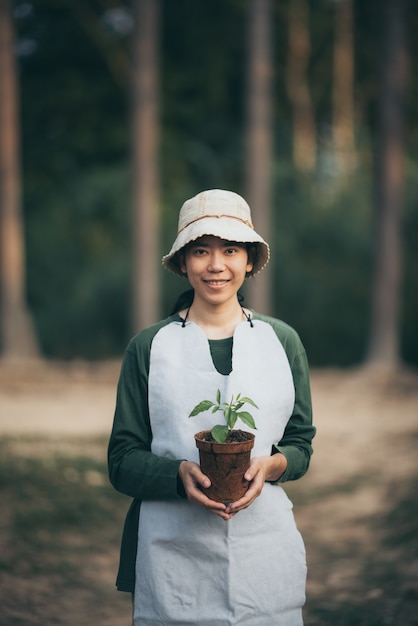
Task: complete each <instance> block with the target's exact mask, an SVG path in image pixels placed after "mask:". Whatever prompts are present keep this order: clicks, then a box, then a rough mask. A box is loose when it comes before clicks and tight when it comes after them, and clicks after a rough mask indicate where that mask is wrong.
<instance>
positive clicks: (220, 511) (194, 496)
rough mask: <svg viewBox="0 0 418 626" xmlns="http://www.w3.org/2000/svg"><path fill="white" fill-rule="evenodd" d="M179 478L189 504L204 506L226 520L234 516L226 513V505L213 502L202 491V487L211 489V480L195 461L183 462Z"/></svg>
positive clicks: (180, 466)
mask: <svg viewBox="0 0 418 626" xmlns="http://www.w3.org/2000/svg"><path fill="white" fill-rule="evenodd" d="M179 476H180V479H181V481H182V483H183V486H184V490H185V492H186V496H187V499H188V500H189V502H194V503H195V504H198V505H199V506H202V507H203V508H205V509H207V510H208V511H210V512H211V513H214V514H215V515H219V517H222V519H224V520H229V519H231V517H233V516H234V513H230V512H229V513H227V512H226V505H225V504H223V503H222V502H215V501H214V500H211V499H210V498H208V497H207V496H206V495H205V494H204V493H203V491H202V490H201V489H200V487H205V488H207V487H210V479H209V478H208V477H207V476H206V474H203V472H202V470H201V469H200V467H199V465H198V464H197V463H194V461H182V462H181V463H180V465H179Z"/></svg>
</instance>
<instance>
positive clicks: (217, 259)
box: [208, 251, 225, 272]
mask: <svg viewBox="0 0 418 626" xmlns="http://www.w3.org/2000/svg"><path fill="white" fill-rule="evenodd" d="M224 269H225V263H224V258H223V255H222V253H220V252H216V251H214V252H212V253H211V255H210V258H209V266H208V270H209V271H210V272H222V271H223V270H224Z"/></svg>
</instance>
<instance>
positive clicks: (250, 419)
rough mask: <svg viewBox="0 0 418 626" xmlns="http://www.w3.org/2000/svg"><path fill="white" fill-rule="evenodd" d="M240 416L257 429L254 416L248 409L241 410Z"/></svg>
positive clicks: (245, 422)
mask: <svg viewBox="0 0 418 626" xmlns="http://www.w3.org/2000/svg"><path fill="white" fill-rule="evenodd" d="M238 417H239V418H240V420H242V421H243V422H244V424H247V426H249V427H250V428H254V429H255V430H257V427H256V425H255V422H254V418H253V416H252V415H251V413H248V411H241V412H240V413H238Z"/></svg>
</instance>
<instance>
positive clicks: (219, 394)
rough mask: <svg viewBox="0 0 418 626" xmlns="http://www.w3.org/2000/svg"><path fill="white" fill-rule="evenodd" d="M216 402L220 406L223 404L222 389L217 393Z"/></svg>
mask: <svg viewBox="0 0 418 626" xmlns="http://www.w3.org/2000/svg"><path fill="white" fill-rule="evenodd" d="M216 402H217V403H218V404H220V403H221V390H220V389H218V391H217V392H216Z"/></svg>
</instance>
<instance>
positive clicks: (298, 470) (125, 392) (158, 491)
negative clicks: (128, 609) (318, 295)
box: [108, 313, 315, 591]
mask: <svg viewBox="0 0 418 626" xmlns="http://www.w3.org/2000/svg"><path fill="white" fill-rule="evenodd" d="M253 318H254V319H258V320H262V321H264V322H267V323H269V324H270V325H271V326H272V328H273V329H274V331H275V333H276V335H277V337H278V339H279V341H280V342H281V344H282V346H283V348H284V350H285V352H286V355H287V358H288V361H289V365H290V368H291V371H292V376H293V383H294V387H295V403H294V408H293V412H292V415H291V417H290V419H289V422H288V424H287V426H286V429H285V432H284V434H283V437H282V439H281V441H279V442H274V443H273V446H272V453H274V452H281V453H282V454H284V455H285V456H286V459H287V469H286V471H285V473H284V474H283V475H282V476H281V477H280V478H279V480H278V481H277V482H278V483H283V482H286V481H289V480H296V479H298V478H300V477H301V476H303V475H304V474H305V472H306V471H307V469H308V467H309V461H310V457H311V454H312V447H311V442H312V438H313V437H314V434H315V428H314V427H313V426H312V406H311V394H310V384H309V370H308V363H307V358H306V354H305V350H304V348H303V345H302V343H301V341H300V339H299V337H298V335H297V333H296V332H295V331H294V330H293V329H292V328H291V327H289V326H288V325H287V324H285V323H284V322H281V321H280V320H276V319H273V318H270V317H266V316H262V315H260V314H257V313H254V314H253ZM173 321H179V317H178V315H174V316H171V317H169V318H167V319H165V320H163V321H161V322H159V323H158V324H155V325H153V326H151V327H149V328H147V329H145V330H143V331H142V332H140V333H139V334H138V335H136V336H135V337H134V338H133V339H132V340H131V341H130V343H129V345H128V347H127V350H126V353H125V357H124V360H123V364H122V369H121V374H120V379H119V384H118V391H117V401H116V410H115V417H114V423H113V429H112V433H111V436H110V441H109V449H108V463H109V477H110V481H111V483H112V484H113V486H114V487H115V489H117V490H118V491H120V492H122V493H124V494H126V495H128V496H131V497H132V498H134V501H133V503H132V505H131V508H130V510H129V512H128V515H127V518H126V522H125V528H124V533H123V538H122V548H121V560H120V568H119V574H118V579H117V586H118V589H120V590H122V591H133V589H134V585H135V559H136V548H137V533H138V518H139V507H140V502H141V501H142V500H165V499H176V498H183V497H184V491H183V489H182V485H181V484H180V482H179V478H178V468H179V465H180V463H181V461H182V459H176V460H173V459H168V458H163V457H158V456H156V455H155V454H153V453H152V452H151V440H152V432H151V425H150V417H149V411H148V373H149V365H150V353H151V346H152V341H153V338H154V337H155V335H156V334H157V333H158V331H159V330H160V329H161V328H162V327H164V326H165V325H166V324H169V323H171V322H173ZM232 341H233V339H232V338H231V339H222V340H210V341H209V343H210V349H211V354H212V359H213V361H214V364H215V367H216V369H217V370H218V371H219V372H220V373H222V374H228V373H229V372H230V371H231V367H232ZM162 384H164V381H162Z"/></svg>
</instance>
